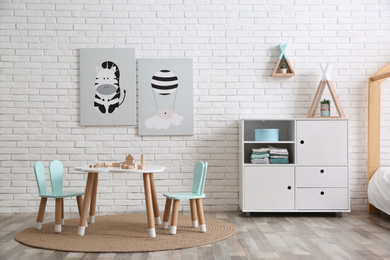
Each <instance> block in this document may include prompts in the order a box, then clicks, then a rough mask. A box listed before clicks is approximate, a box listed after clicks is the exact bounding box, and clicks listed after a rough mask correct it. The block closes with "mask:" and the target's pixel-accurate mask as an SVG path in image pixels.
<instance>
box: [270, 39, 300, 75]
mask: <svg viewBox="0 0 390 260" xmlns="http://www.w3.org/2000/svg"><path fill="white" fill-rule="evenodd" d="M278 48H279V50H280V55H279V59H278V61H277V62H276V65H275V67H274V70H273V71H272V77H291V76H294V75H295V71H294V69H293V67H292V66H291V63H290V61H289V60H288V58H287V55H286V48H287V43H286V44H279V45H278ZM284 67H285V72H283V68H284Z"/></svg>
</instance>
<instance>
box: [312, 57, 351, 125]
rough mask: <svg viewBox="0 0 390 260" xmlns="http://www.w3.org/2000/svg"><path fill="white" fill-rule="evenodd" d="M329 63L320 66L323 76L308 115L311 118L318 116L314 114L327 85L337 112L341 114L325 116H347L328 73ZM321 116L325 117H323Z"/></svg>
mask: <svg viewBox="0 0 390 260" xmlns="http://www.w3.org/2000/svg"><path fill="white" fill-rule="evenodd" d="M329 65H330V64H329V63H328V64H326V66H323V65H322V64H320V67H321V70H322V78H321V81H320V85H319V86H318V88H317V92H316V95H315V96H314V100H313V103H312V104H311V107H310V110H309V114H308V115H307V117H309V118H317V117H316V116H314V114H315V113H316V110H317V107H318V104H319V103H320V100H321V96H322V94H323V93H324V89H325V86H328V88H329V92H330V94H331V96H332V99H333V102H334V105H335V106H336V109H337V112H338V113H339V116H327V117H325V118H345V114H344V111H343V108H342V107H341V104H340V101H339V97H338V96H337V93H336V89H335V87H334V85H333V82H332V81H331V80H330V78H329V77H328V76H327V75H326V73H327V72H328V70H329V71H330V66H329ZM318 118H320V117H318ZM321 118H324V117H321Z"/></svg>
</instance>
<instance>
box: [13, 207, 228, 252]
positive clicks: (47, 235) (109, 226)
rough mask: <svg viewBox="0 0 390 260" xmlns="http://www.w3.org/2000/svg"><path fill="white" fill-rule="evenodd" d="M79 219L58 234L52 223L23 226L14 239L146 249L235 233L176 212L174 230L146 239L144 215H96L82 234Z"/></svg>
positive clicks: (65, 247)
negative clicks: (204, 229)
mask: <svg viewBox="0 0 390 260" xmlns="http://www.w3.org/2000/svg"><path fill="white" fill-rule="evenodd" d="M78 224H79V219H78V218H75V219H68V220H67V219H65V225H64V226H62V232H61V233H60V234H55V233H54V223H53V222H52V223H47V224H43V226H42V229H41V230H36V229H35V227H31V228H27V229H25V230H23V231H22V232H20V233H18V234H17V235H16V236H15V240H16V241H18V242H20V243H22V244H25V245H28V246H32V247H37V248H44V249H51V250H60V251H71V252H100V253H102V252H106V253H111V252H117V253H129V252H149V251H160V250H171V249H180V248H188V247H194V246H200V245H206V244H210V243H214V242H217V241H220V240H223V239H226V238H228V237H230V236H233V235H234V234H235V233H236V227H235V226H234V225H232V224H230V223H226V222H224V221H221V220H218V219H215V218H206V225H207V232H206V233H201V232H200V231H199V228H193V227H191V224H192V221H191V216H187V215H179V220H178V226H177V233H176V235H170V234H169V230H165V229H162V227H161V225H157V226H156V236H157V237H156V238H149V233H148V225H147V220H146V215H145V214H122V215H107V216H96V219H95V224H89V225H88V227H87V228H86V230H85V236H84V237H81V236H78V235H77V229H78Z"/></svg>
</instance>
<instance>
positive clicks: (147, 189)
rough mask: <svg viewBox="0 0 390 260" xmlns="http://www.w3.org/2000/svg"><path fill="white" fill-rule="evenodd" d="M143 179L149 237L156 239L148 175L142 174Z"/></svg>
mask: <svg viewBox="0 0 390 260" xmlns="http://www.w3.org/2000/svg"><path fill="white" fill-rule="evenodd" d="M143 179H144V189H145V201H146V215H147V217H148V228H149V237H156V229H155V226H154V217H153V201H152V191H151V187H150V174H149V173H143Z"/></svg>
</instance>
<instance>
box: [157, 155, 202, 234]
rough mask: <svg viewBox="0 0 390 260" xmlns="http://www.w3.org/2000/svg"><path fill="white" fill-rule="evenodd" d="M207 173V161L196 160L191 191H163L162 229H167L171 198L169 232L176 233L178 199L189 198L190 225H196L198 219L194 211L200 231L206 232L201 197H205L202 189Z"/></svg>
mask: <svg viewBox="0 0 390 260" xmlns="http://www.w3.org/2000/svg"><path fill="white" fill-rule="evenodd" d="M206 173H207V162H205V163H203V162H201V161H198V162H197V163H196V164H195V167H194V176H193V181H192V192H191V193H164V194H163V195H164V197H166V198H167V199H166V203H165V211H164V218H163V229H168V221H169V213H170V210H171V204H172V200H173V208H172V220H171V228H170V234H172V235H174V234H176V229H177V218H178V214H179V201H180V200H181V199H189V200H190V208H191V219H192V226H193V227H198V220H197V217H196V213H198V217H199V224H200V231H201V232H206V230H207V229H206V222H205V219H204V212H203V205H202V198H204V197H206V195H205V194H204V193H203V191H204V183H205V180H206Z"/></svg>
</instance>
